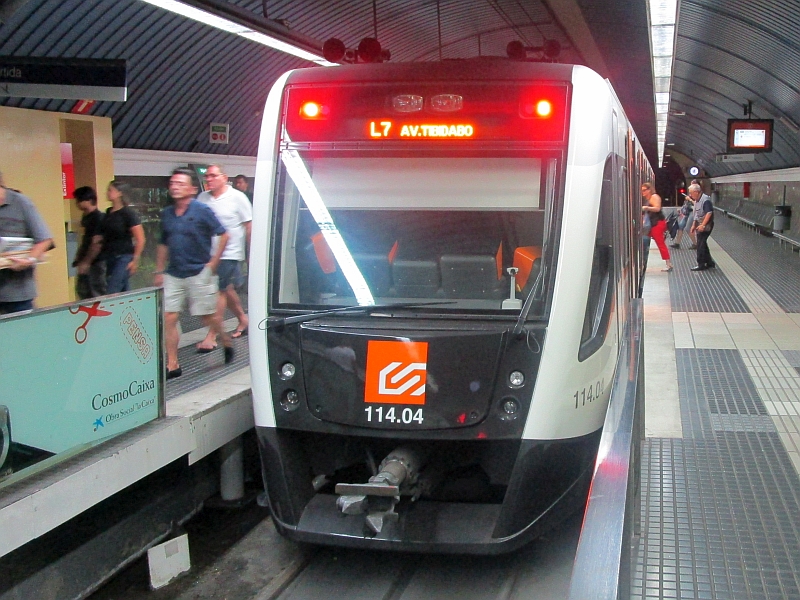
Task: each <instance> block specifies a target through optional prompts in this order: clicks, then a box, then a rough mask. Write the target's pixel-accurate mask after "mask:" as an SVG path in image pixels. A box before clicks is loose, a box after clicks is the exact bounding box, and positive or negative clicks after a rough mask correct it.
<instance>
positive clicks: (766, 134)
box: [727, 119, 773, 153]
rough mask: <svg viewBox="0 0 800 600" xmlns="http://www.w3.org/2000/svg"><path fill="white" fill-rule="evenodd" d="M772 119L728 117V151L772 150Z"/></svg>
mask: <svg viewBox="0 0 800 600" xmlns="http://www.w3.org/2000/svg"><path fill="white" fill-rule="evenodd" d="M772 127H773V120H772V119H728V148H727V150H728V152H729V153H734V152H748V153H749V152H770V151H772Z"/></svg>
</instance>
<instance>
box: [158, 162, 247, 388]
mask: <svg viewBox="0 0 800 600" xmlns="http://www.w3.org/2000/svg"><path fill="white" fill-rule="evenodd" d="M196 193H197V187H196V186H195V185H194V174H193V173H192V171H190V170H189V169H175V170H174V171H173V172H172V177H170V179H169V195H170V196H171V197H172V200H173V202H174V204H173V205H172V206H168V207H167V208H165V209H164V210H163V211H162V213H161V239H160V240H159V243H158V251H157V254H156V272H155V277H154V283H155V285H157V286H162V285H163V286H164V336H165V339H166V345H167V379H172V378H173V377H179V376H180V375H181V374H182V373H183V371H182V369H181V365H180V363H179V362H178V342H179V341H180V334H179V333H178V314H179V313H180V311H181V310H182V308H183V305H184V303H185V302H186V301H187V300H188V302H189V312H190V313H191V314H192V315H200V316H202V318H203V324H204V325H206V326H207V327H209V328H210V329H211V331H213V332H214V333H215V335H218V336H219V337H220V338H221V339H222V345H223V349H224V351H225V363H230V362H231V361H233V354H234V350H233V340H231V336H230V335H229V334H227V333H225V331H224V330H223V329H222V320H221V319H220V317H219V315H218V314H217V294H218V292H219V286H218V283H217V281H218V279H217V267H218V266H219V261H220V257H221V256H222V251H223V250H225V245H226V244H227V243H228V233H227V232H226V231H225V228H224V227H223V226H222V224H221V223H220V222H219V220H218V219H217V217H216V215H215V214H214V211H212V210H211V209H210V208H209V207H208V206H206V205H205V204H203V203H202V202H198V201H197V200H195V197H194V195H195V194H196ZM215 235H218V236H219V243H218V244H217V248H216V252H215V253H214V255H213V256H212V255H211V240H212V238H213V237H214V236H215ZM168 259H169V266H166V265H167V260H168ZM165 266H166V269H165Z"/></svg>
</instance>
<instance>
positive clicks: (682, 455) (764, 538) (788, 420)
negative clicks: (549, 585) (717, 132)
mask: <svg viewBox="0 0 800 600" xmlns="http://www.w3.org/2000/svg"><path fill="white" fill-rule="evenodd" d="M688 244H689V239H688V237H684V240H683V246H684V247H683V248H681V249H677V250H676V249H672V248H670V250H671V252H672V260H673V263H674V266H675V268H674V270H673V271H672V272H671V273H665V272H662V271H661V269H662V268H663V267H664V262H663V261H662V260H661V257H660V255H659V253H658V251H657V249H656V247H655V244H653V245H652V246H651V250H650V256H649V266H648V271H647V276H646V281H645V287H644V302H645V379H646V401H645V431H646V439H645V442H644V448H643V454H642V477H641V481H642V532H641V540H640V545H639V552H638V556H637V557H636V560H635V566H634V581H633V588H632V589H633V593H632V597H633V598H648V599H650V598H698V599H723V598H724V599H735V600H742V599H750V598H752V599H759V600H763V599H777V598H781V599H787V598H800V478H799V477H798V471H799V470H800V260H798V258H797V255H796V254H794V253H793V252H791V251H790V250H787V249H781V247H780V245H779V243H778V241H777V240H775V239H774V238H768V237H765V236H763V235H760V234H758V233H756V232H754V231H753V230H751V229H748V228H744V227H741V226H739V225H737V224H736V223H735V222H734V221H732V220H730V219H727V218H725V217H724V215H722V214H719V213H718V214H717V215H716V224H715V228H714V231H713V233H712V235H711V241H710V244H709V247H710V250H711V255H712V256H713V258H714V260H715V261H716V263H717V265H718V266H717V268H716V269H711V270H707V271H703V272H692V271H690V267H691V266H694V264H695V252H694V251H693V250H690V249H689V248H688Z"/></svg>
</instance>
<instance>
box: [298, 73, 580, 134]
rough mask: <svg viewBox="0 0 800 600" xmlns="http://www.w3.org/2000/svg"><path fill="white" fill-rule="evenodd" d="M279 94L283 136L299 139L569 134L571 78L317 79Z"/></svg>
mask: <svg viewBox="0 0 800 600" xmlns="http://www.w3.org/2000/svg"><path fill="white" fill-rule="evenodd" d="M284 102H285V103H284V112H283V118H284V119H285V120H284V124H285V137H286V139H291V140H292V142H296V143H304V142H336V141H356V140H358V141H367V140H369V141H374V142H378V143H381V142H391V143H398V142H407V143H410V144H423V145H424V144H430V143H434V144H438V143H440V142H442V143H443V144H450V143H454V142H459V141H461V142H469V144H470V145H472V144H474V143H475V142H490V141H504V142H506V141H508V142H515V141H519V142H535V143H550V144H562V143H564V142H565V141H566V139H567V125H568V115H569V86H568V85H567V84H565V83H561V84H559V83H556V82H519V83H516V84H513V85H506V84H505V83H504V84H502V85H501V84H500V83H497V84H496V85H495V84H492V85H485V84H482V83H474V82H435V83H434V82H428V81H425V82H418V83H387V82H378V83H374V84H373V83H371V84H369V85H332V84H330V83H329V82H320V84H312V83H309V84H303V85H297V86H290V87H288V88H287V91H286V96H285V101H284ZM442 113H446V114H442ZM446 140H449V142H448V141H446Z"/></svg>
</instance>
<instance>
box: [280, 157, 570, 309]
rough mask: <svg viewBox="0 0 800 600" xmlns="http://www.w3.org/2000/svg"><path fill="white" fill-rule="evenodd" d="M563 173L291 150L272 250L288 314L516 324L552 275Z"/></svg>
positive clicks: (540, 162)
mask: <svg viewBox="0 0 800 600" xmlns="http://www.w3.org/2000/svg"><path fill="white" fill-rule="evenodd" d="M556 162H557V161H556V160H555V159H554V158H545V157H538V156H533V155H510V156H506V157H497V156H475V155H473V156H470V157H463V156H462V157H456V156H450V157H448V156H441V154H437V155H434V156H430V155H428V156H419V155H417V156H413V157H409V156H408V155H399V154H395V153H390V152H385V153H383V154H379V153H347V154H345V153H342V152H339V153H337V152H319V151H316V152H310V151H301V150H291V149H284V150H283V151H282V153H281V164H280V167H279V169H280V173H279V178H278V182H279V183H278V186H277V188H276V193H277V206H276V218H277V221H276V227H275V229H274V232H275V235H276V240H275V244H274V245H273V252H275V256H274V257H273V260H274V262H273V264H274V265H275V266H276V267H277V269H275V271H274V272H275V277H276V279H275V287H274V288H273V289H275V290H276V292H277V296H276V300H277V304H278V306H279V307H282V308H301V307H302V308H305V309H328V308H331V307H335V306H358V305H360V306H370V305H374V304H398V303H409V302H410V303H416V302H419V303H420V304H424V303H425V302H433V301H442V300H446V301H447V302H440V303H437V305H436V308H435V310H436V312H437V313H441V312H448V311H459V310H462V311H463V310H478V311H503V312H505V313H509V312H510V311H513V314H514V316H516V315H517V314H518V313H519V309H520V307H521V302H522V301H523V300H524V297H525V294H527V292H528V291H529V290H530V289H531V288H532V287H533V285H534V282H535V281H536V280H537V275H538V274H539V272H540V270H541V268H542V259H543V257H542V253H543V248H545V247H546V242H547V238H548V226H547V223H548V222H549V221H550V211H551V207H552V198H553V195H554V187H555V185H554V182H555V173H556ZM544 258H545V259H547V257H546V256H545V257H544ZM510 268H512V269H511V271H514V272H513V276H514V286H513V287H514V288H515V289H514V291H513V297H514V298H516V299H517V300H518V302H516V303H515V302H509V300H512V285H511V284H512V280H511V277H512V273H510V272H509V269H510ZM540 279H541V280H542V281H544V280H545V279H546V278H540ZM538 295H540V294H539V293H537V296H538ZM539 311H541V308H539ZM535 313H536V309H534V311H532V316H534V315H535Z"/></svg>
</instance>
